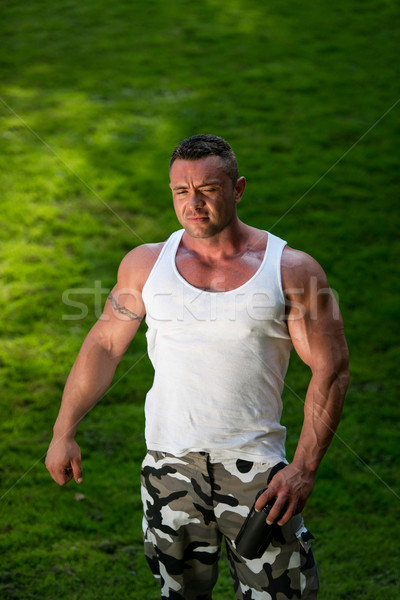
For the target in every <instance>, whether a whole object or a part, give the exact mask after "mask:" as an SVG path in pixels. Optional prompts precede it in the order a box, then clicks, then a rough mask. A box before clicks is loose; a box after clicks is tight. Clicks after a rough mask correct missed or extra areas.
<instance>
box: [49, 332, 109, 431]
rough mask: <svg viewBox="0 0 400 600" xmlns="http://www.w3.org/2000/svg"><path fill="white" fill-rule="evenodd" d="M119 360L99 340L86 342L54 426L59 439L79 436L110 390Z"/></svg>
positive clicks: (68, 380)
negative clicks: (80, 427) (83, 423)
mask: <svg viewBox="0 0 400 600" xmlns="http://www.w3.org/2000/svg"><path fill="white" fill-rule="evenodd" d="M119 361H120V357H113V356H112V355H111V353H110V352H109V351H108V350H107V348H105V347H103V346H102V345H101V344H100V343H98V342H97V341H92V340H91V339H90V337H88V338H87V339H86V340H85V342H84V344H83V346H82V349H81V351H80V353H79V355H78V357H77V359H76V361H75V364H74V366H73V367H72V370H71V372H70V374H69V377H68V379H67V383H66V385H65V389H64V393H63V397H62V401H61V407H60V411H59V413H58V417H57V419H56V422H55V424H54V435H55V436H56V437H69V438H73V437H74V436H75V434H76V430H77V427H78V425H79V423H80V421H81V420H82V419H83V417H84V416H85V415H86V414H87V413H88V412H89V410H90V409H91V408H92V407H93V406H94V405H95V404H96V403H97V402H98V400H100V398H101V397H102V396H103V394H104V393H105V391H106V390H107V388H108V387H109V385H110V383H111V381H112V378H113V376H114V373H115V369H116V367H117V365H118V363H119Z"/></svg>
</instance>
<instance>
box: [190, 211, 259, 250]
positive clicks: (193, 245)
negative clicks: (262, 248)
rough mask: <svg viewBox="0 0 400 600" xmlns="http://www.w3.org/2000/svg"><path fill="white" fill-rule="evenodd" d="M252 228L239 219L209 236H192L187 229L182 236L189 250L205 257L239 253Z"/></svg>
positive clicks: (245, 243) (245, 244)
mask: <svg viewBox="0 0 400 600" xmlns="http://www.w3.org/2000/svg"><path fill="white" fill-rule="evenodd" d="M251 229H252V228H251V227H249V226H248V225H245V224H244V223H242V222H241V221H240V220H239V219H237V220H236V221H235V222H234V223H232V224H230V226H229V227H226V228H224V229H223V230H221V231H220V232H218V233H217V234H215V235H213V236H210V237H207V238H198V237H192V236H191V235H189V234H188V233H187V232H186V231H185V232H184V234H183V236H182V243H183V244H184V246H185V248H186V249H187V250H189V251H191V252H196V253H197V254H199V255H201V256H204V257H209V258H218V257H221V256H229V255H233V254H237V253H238V252H240V251H241V249H242V248H243V247H244V246H247V242H248V239H249V237H250V230H251Z"/></svg>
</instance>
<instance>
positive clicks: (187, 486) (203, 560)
mask: <svg viewBox="0 0 400 600" xmlns="http://www.w3.org/2000/svg"><path fill="white" fill-rule="evenodd" d="M270 467H271V465H266V464H262V463H252V462H248V461H245V460H240V459H239V460H234V459H233V460H229V461H224V463H223V464H222V463H214V464H213V463H211V462H210V460H209V456H208V455H207V454H206V453H197V452H193V453H189V454H187V455H185V456H184V457H181V458H177V457H174V456H172V455H171V454H167V453H164V452H155V451H149V452H148V453H147V455H146V457H145V459H144V461H143V465H142V499H143V507H144V519H143V530H144V546H145V553H146V558H147V560H148V563H149V565H150V568H151V570H152V572H153V574H154V576H155V577H156V578H157V579H158V580H159V582H160V584H161V598H162V600H166V599H168V600H211V598H212V596H211V594H212V589H213V587H214V585H215V583H216V581H217V576H218V557H219V552H220V545H221V540H222V537H224V538H225V543H226V549H227V554H228V559H229V563H230V570H231V575H232V580H233V585H234V590H235V594H236V598H238V599H239V600H285V599H286V598H290V599H297V598H303V599H307V600H311V599H315V598H316V597H317V591H318V572H317V566H316V564H315V561H314V557H313V553H312V550H311V538H312V536H311V534H309V532H308V530H307V529H306V528H305V526H304V522H303V519H302V517H301V515H296V516H295V517H293V518H292V519H291V521H290V522H289V523H288V524H287V525H284V526H283V527H281V528H280V529H279V533H280V535H279V539H277V537H278V536H276V538H275V539H274V540H273V541H272V542H271V544H270V546H269V547H268V549H267V551H266V552H265V553H264V554H263V556H262V557H261V558H260V559H254V560H247V559H244V558H242V557H241V556H240V555H239V554H238V553H237V552H236V550H235V545H234V541H233V540H235V538H236V535H237V533H238V532H239V529H240V527H241V525H242V523H243V521H244V520H245V518H246V516H247V514H248V512H249V510H250V507H251V506H252V504H253V502H254V498H255V496H256V493H257V492H258V491H259V490H260V489H261V488H264V487H265V486H266V481H267V477H268V473H269V470H270Z"/></svg>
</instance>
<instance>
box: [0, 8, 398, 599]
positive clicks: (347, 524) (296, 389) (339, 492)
mask: <svg viewBox="0 0 400 600" xmlns="http://www.w3.org/2000/svg"><path fill="white" fill-rule="evenodd" d="M399 23H400V11H399V7H398V5H397V4H396V3H395V2H394V0H381V1H379V0H363V1H361V0H337V2H335V3H334V4H333V5H329V4H327V3H318V2H317V3H315V2H307V1H306V2H297V1H296V0H289V1H288V2H281V1H278V0H269V1H268V2H267V3H261V2H258V1H256V0H230V2H227V3H223V2H221V1H218V0H204V1H203V2H198V3H192V2H188V1H187V0H171V1H170V2H165V1H163V0H148V1H147V2H139V1H138V0H131V1H128V0H120V1H119V2H111V3H110V2H105V1H104V0H87V2H78V1H77V0H66V1H65V2H64V3H62V5H61V4H59V3H56V2H48V1H47V0H31V1H30V2H29V3H28V2H21V1H20V0H10V1H9V2H7V3H3V4H2V7H1V8H0V33H1V38H2V43H1V48H2V50H1V56H0V82H1V83H0V120H1V129H0V185H1V200H0V203H1V204H0V208H1V211H0V219H1V228H0V236H1V250H0V252H1V278H2V283H1V288H0V302H1V318H2V327H1V336H2V339H1V345H0V364H1V372H0V427H1V437H0V450H1V457H2V460H1V463H0V483H1V488H0V544H1V562H0V598H1V599H31V598H32V599H33V598H34V599H38V600H53V599H57V600H61V599H68V600H73V599H79V600H81V599H82V600H94V599H96V600H114V599H117V600H125V599H128V598H129V599H137V600H153V599H157V598H159V591H158V588H157V586H156V584H155V583H154V582H153V581H152V578H151V575H150V571H148V568H147V566H146V565H145V560H144V558H143V555H142V542H141V503H140V495H139V472H140V463H141V459H142V457H143V454H144V437H143V399H144V396H145V393H146V390H147V389H148V387H149V386H150V384H151V380H152V372H151V367H150V363H149V361H148V359H147V357H146V353H145V352H146V346H145V338H144V329H143V331H141V332H140V333H139V335H138V337H137V338H136V340H135V342H134V344H132V346H131V348H130V349H129V351H128V352H127V354H126V356H125V358H124V359H123V361H122V363H121V365H120V367H119V369H118V371H117V374H116V376H115V379H114V383H113V384H112V386H111V388H110V389H109V391H108V392H107V393H106V395H105V397H104V398H103V399H102V401H101V402H100V403H99V404H98V406H97V407H96V408H95V409H94V410H93V411H92V412H91V414H90V415H89V416H88V417H87V418H86V419H85V420H84V421H83V423H82V424H81V427H80V430H79V434H78V442H79V443H80V445H81V448H82V454H83V461H84V463H83V464H84V482H83V484H82V485H81V486H79V487H78V486H77V485H75V484H70V485H69V486H67V487H66V488H59V487H58V486H57V485H56V484H55V483H54V482H52V480H51V479H50V477H49V475H48V473H47V472H46V470H45V468H44V457H45V453H46V450H47V446H48V442H49V440H50V438H51V430H52V425H53V422H54V419H55V417H56V414H57V411H58V406H59V401H60V396H61V393H62V389H63V385H64V382H65V379H66V376H67V374H68V372H69V369H70V367H71V365H72V362H73V360H74V358H75V356H76V354H77V352H78V350H79V347H80V345H81V343H82V341H83V339H84V336H85V334H86V333H87V332H88V330H89V329H90V327H91V325H92V324H93V323H94V321H95V319H96V316H98V315H99V310H100V307H101V305H102V304H103V302H104V300H105V298H106V294H107V291H108V290H109V289H110V288H111V287H112V286H113V283H114V281H115V275H116V270H117V268H118V264H119V262H120V260H121V259H122V257H123V256H124V254H125V253H126V252H127V251H128V250H129V249H131V248H132V247H134V246H136V245H138V244H140V243H142V242H151V241H158V240H163V239H165V238H166V237H167V236H168V235H169V234H170V232H171V231H173V230H174V229H176V228H177V227H178V224H177V221H176V219H175V217H174V214H173V210H172V206H171V200H170V194H169V189H168V187H167V184H168V171H167V164H168V160H169V156H170V153H171V151H172V149H173V147H174V146H175V145H176V143H178V142H179V141H180V140H181V139H183V138H184V137H187V136H189V135H192V134H194V133H199V132H208V133H216V134H219V135H222V136H223V137H226V138H227V139H228V140H229V141H230V143H231V144H232V146H233V147H234V149H235V150H236V153H237V156H238V160H239V167H240V171H241V174H243V175H245V176H246V177H247V182H248V187H247V189H246V194H245V197H244V198H243V200H242V203H241V205H240V216H241V218H242V219H243V220H244V221H246V222H247V223H249V224H252V225H255V226H257V227H262V228H265V229H268V230H270V231H272V232H273V233H275V234H276V235H279V236H281V237H283V238H284V239H286V240H287V241H288V242H289V244H290V245H291V246H293V247H296V248H300V249H302V250H304V251H306V252H309V253H310V254H312V255H313V256H314V257H315V258H316V259H317V260H318V261H319V262H320V263H321V264H322V265H323V266H324V268H325V270H326V272H327V274H328V278H329V281H330V283H331V285H332V287H333V288H334V289H335V290H336V291H337V293H338V297H339V300H340V306H341V308H342V312H343V315H344V319H345V325H346V331H347V337H348V343H349V347H350V353H351V385H350V389H349V392H348V396H347V403H346V407H345V411H344V415H343V419H342V422H341V425H340V427H339V430H338V434H337V436H336V438H335V439H334V441H333V443H332V446H331V448H330V450H329V452H328V454H327V456H326V458H325V460H324V462H323V464H322V466H321V469H320V473H319V477H318V480H317V486H316V489H315V492H314V493H313V496H312V497H311V499H310V501H309V503H308V505H307V507H306V510H305V517H306V519H307V521H308V524H309V526H310V529H311V530H312V532H313V533H314V535H315V537H316V543H315V554H316V557H317V560H318V563H319V567H320V574H321V593H320V598H321V600H342V599H346V600H361V599H362V600H398V598H400V582H399V579H398V573H399V565H400V560H399V558H400V556H399V555H400V551H399V541H398V540H399V534H400V527H399V519H400V510H399V509H400V485H399V484H400V477H399V469H398V463H399V458H400V457H399V454H400V453H399V446H400V444H399V433H398V422H399V417H400V409H399V400H398V399H399V377H398V365H399V362H400V351H399V337H398V334H397V332H396V327H397V328H398V311H399V294H398V281H399V275H400V273H399V259H400V257H399V242H398V240H397V237H396V236H397V234H398V230H399V209H398V196H399V190H400V185H399V184H400V175H399V153H398V147H399V133H400V118H399V114H400V89H399V85H398V82H399V79H400V77H399V75H400V74H399V69H398V66H399V62H398V56H399V50H400V48H399V39H400V26H399ZM308 378H309V373H308V370H307V369H306V368H305V367H304V366H303V365H301V363H300V361H299V359H297V358H296V357H295V356H293V360H292V363H291V367H290V371H289V374H288V378H287V385H286V388H285V392H284V403H285V409H284V424H285V425H287V427H288V458H289V459H290V457H291V456H292V454H293V451H294V448H295V444H296V440H297V436H298V433H299V429H300V425H301V420H302V406H303V398H304V394H305V390H306V387H307V381H308ZM214 597H215V599H216V600H229V599H232V598H233V592H232V590H231V583H230V579H229V575H228V570H227V566H226V563H225V562H224V561H223V562H222V568H221V577H220V580H219V582H218V587H217V589H216V593H215V596H214Z"/></svg>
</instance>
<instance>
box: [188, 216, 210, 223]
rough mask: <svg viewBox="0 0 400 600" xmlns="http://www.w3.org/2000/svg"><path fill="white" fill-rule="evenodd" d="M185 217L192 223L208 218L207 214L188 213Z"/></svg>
mask: <svg viewBox="0 0 400 600" xmlns="http://www.w3.org/2000/svg"><path fill="white" fill-rule="evenodd" d="M186 218H187V220H188V221H192V222H193V223H196V222H201V221H207V220H208V216H207V215H189V216H188V217H186Z"/></svg>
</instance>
